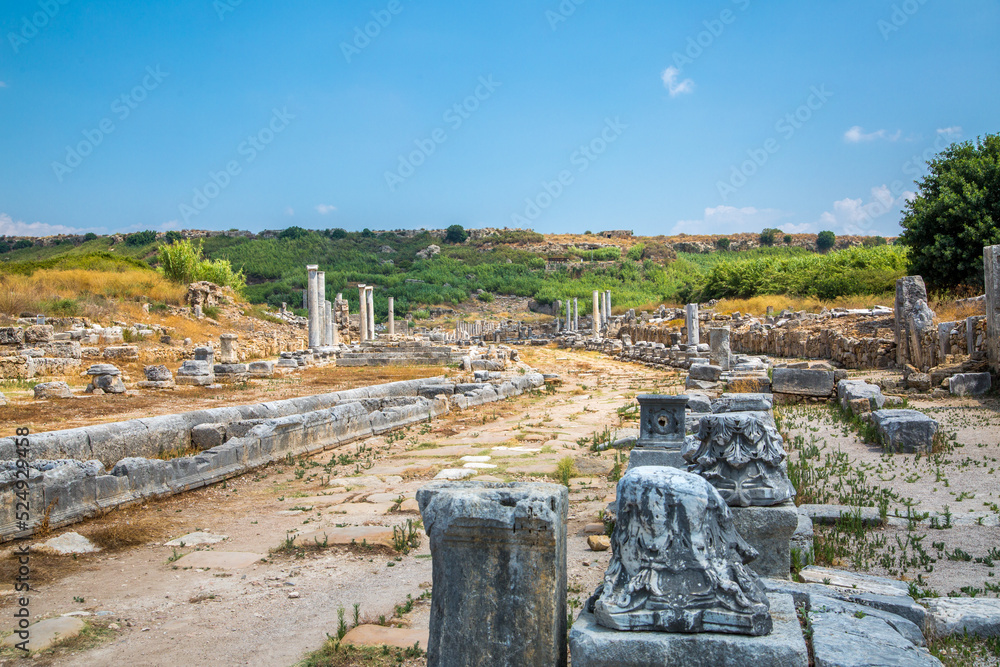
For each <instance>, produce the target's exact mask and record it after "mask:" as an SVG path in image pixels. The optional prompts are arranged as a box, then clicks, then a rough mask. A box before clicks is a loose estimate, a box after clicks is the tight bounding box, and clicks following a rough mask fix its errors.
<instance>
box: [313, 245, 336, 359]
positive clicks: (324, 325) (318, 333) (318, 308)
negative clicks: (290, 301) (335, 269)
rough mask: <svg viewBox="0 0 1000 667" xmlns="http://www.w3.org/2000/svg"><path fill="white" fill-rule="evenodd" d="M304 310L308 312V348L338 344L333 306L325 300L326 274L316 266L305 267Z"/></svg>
mask: <svg viewBox="0 0 1000 667" xmlns="http://www.w3.org/2000/svg"><path fill="white" fill-rule="evenodd" d="M306 271H307V279H306V299H305V301H306V303H305V306H306V309H307V310H308V312H309V347H311V348H318V347H324V346H330V345H336V344H337V343H339V335H338V332H337V328H336V326H334V322H333V304H332V303H330V301H329V300H328V299H327V298H326V273H325V272H323V271H320V270H319V266H318V265H316V264H309V265H307V266H306Z"/></svg>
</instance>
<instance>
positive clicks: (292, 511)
mask: <svg viewBox="0 0 1000 667" xmlns="http://www.w3.org/2000/svg"><path fill="white" fill-rule="evenodd" d="M524 356H525V357H526V360H527V362H528V363H529V364H531V365H532V366H534V367H535V368H537V369H539V370H541V371H543V372H556V373H559V374H560V376H561V378H562V379H563V381H564V383H563V384H562V385H561V386H560V387H558V389H557V390H556V391H555V392H554V393H552V394H549V393H539V394H536V395H532V396H522V397H519V398H516V399H512V400H509V401H505V402H502V403H499V404H493V405H486V406H482V407H480V408H477V409H474V410H468V411H465V412H462V413H457V412H456V413H453V414H451V415H449V416H447V417H446V418H444V419H440V420H436V421H434V422H433V423H431V424H428V425H424V426H421V427H413V428H411V429H410V430H409V431H408V432H405V433H403V438H402V439H397V440H394V441H392V440H393V438H390V439H389V440H390V442H387V441H386V439H385V438H372V439H370V440H368V441H366V442H364V443H356V444H352V445H349V446H347V447H345V448H341V449H339V450H333V451H331V452H324V453H322V454H319V455H316V456H314V457H312V458H311V459H310V460H309V461H307V462H305V463H304V464H301V463H294V464H292V465H288V464H284V465H282V464H276V465H271V466H269V467H268V468H266V469H265V470H262V471H258V472H256V473H250V474H247V475H244V476H242V477H240V478H239V479H237V480H230V482H229V483H227V484H225V485H215V486H213V487H210V488H207V489H202V490H199V491H195V492H191V493H187V494H183V495H181V496H177V497H173V498H170V499H166V500H164V501H160V502H155V503H148V504H146V505H143V506H141V507H138V508H134V509H133V510H130V511H128V512H125V513H123V515H122V516H121V517H117V516H116V515H115V514H112V515H109V516H107V517H105V518H103V519H99V520H93V521H90V522H87V523H85V524H80V525H77V526H73V527H70V528H69V529H67V530H76V531H77V532H79V533H81V534H84V535H91V536H94V535H95V534H100V533H101V531H105V532H106V531H107V530H108V527H109V526H115V525H118V524H125V525H128V526H136V527H141V529H142V530H146V531H148V535H149V537H150V539H151V541H150V542H149V543H146V544H143V545H140V546H136V547H132V548H127V549H124V550H120V551H117V552H112V553H107V552H106V553H102V554H98V555H93V556H83V555H81V556H78V557H77V558H76V559H72V558H70V557H61V558H59V559H53V558H49V559H44V560H43V561H42V564H43V565H44V566H45V567H47V568H49V575H48V576H49V580H48V581H45V582H43V583H40V584H39V585H38V588H39V590H38V591H37V592H36V594H35V596H34V597H33V598H32V602H31V611H32V614H33V615H37V616H55V615H60V614H65V613H68V612H75V611H82V612H88V613H89V614H90V616H88V617H87V619H88V620H90V621H92V622H94V623H95V624H98V625H102V626H108V624H109V623H114V624H115V625H116V626H117V629H116V630H112V631H110V632H108V633H107V634H108V635H109V639H107V640H106V641H104V642H103V643H101V644H100V645H99V646H97V647H96V648H91V649H89V650H76V651H69V650H66V649H62V650H58V651H56V652H55V653H54V654H52V655H49V656H43V657H41V658H39V659H37V660H35V661H34V662H35V664H39V665H45V664H53V665H63V664H66V665H69V664H72V665H94V666H97V665H107V664H131V665H177V664H196V663H199V662H209V661H210V662H212V663H214V664H221V665H290V664H294V663H295V662H297V661H298V660H299V659H301V658H302V656H303V655H304V654H306V653H308V652H309V651H312V650H315V649H317V648H319V647H320V646H321V645H322V644H323V642H324V640H325V637H326V633H331V634H333V633H334V632H335V631H336V627H337V610H338V609H339V608H343V609H344V610H345V615H346V618H347V620H348V623H349V624H350V623H351V622H352V617H353V614H354V611H353V606H354V605H355V604H358V605H360V610H359V613H360V616H361V617H362V619H365V618H367V619H368V620H370V621H373V622H374V621H376V620H377V619H378V617H379V616H381V615H385V616H386V617H387V618H392V617H393V614H394V608H395V606H396V605H399V604H401V603H404V602H405V601H406V597H407V595H408V594H409V595H411V596H412V597H414V598H419V597H420V595H421V593H423V592H424V591H425V590H426V589H427V586H429V582H430V580H431V563H430V557H429V551H428V547H427V544H426V538H425V539H423V540H422V541H421V544H420V546H419V547H418V548H416V549H415V550H413V551H411V552H410V553H409V554H408V555H405V556H397V555H395V554H394V553H391V552H390V550H389V549H386V548H379V549H365V548H364V547H361V546H355V547H352V548H337V547H328V548H326V549H308V550H305V551H304V552H303V553H301V554H299V556H300V557H299V556H297V555H295V554H294V553H293V554H271V553H270V551H271V550H272V549H275V548H276V547H278V546H279V545H281V544H282V542H283V541H284V540H285V539H286V536H289V535H290V533H289V531H298V532H299V533H308V532H311V531H319V532H318V534H319V535H323V534H327V535H336V534H338V533H339V531H343V530H346V529H348V528H350V527H355V529H357V528H356V527H359V526H362V527H363V526H373V525H374V526H385V527H392V526H401V525H404V524H405V522H406V521H407V520H408V519H409V520H411V521H416V520H418V519H419V514H418V513H416V512H415V508H414V507H413V505H414V504H413V503H412V502H409V503H404V504H403V505H402V506H401V507H397V501H398V500H400V497H402V499H403V500H404V501H405V500H408V499H412V498H413V496H414V494H415V492H416V490H417V489H418V488H419V487H420V486H422V485H423V484H425V483H426V482H427V481H428V480H430V479H431V478H432V477H433V476H434V475H435V474H436V473H437V472H438V470H440V469H441V468H443V467H461V466H462V465H463V463H462V461H461V460H460V459H461V457H462V456H467V455H479V456H490V457H491V458H490V465H495V466H497V467H496V468H491V469H483V470H482V473H481V474H480V475H479V477H478V478H479V479H484V478H485V479H491V478H492V479H503V480H530V479H534V478H537V477H539V476H543V475H546V474H551V473H553V472H554V470H555V467H556V462H557V461H559V460H560V459H561V458H563V457H565V456H567V455H569V456H572V457H573V458H574V459H575V460H576V465H577V469H578V470H579V472H580V474H581V475H582V476H581V477H578V478H575V479H574V480H573V488H572V493H571V509H570V526H569V534H570V536H571V537H570V544H569V564H570V568H569V569H570V591H571V593H570V597H571V599H572V598H578V599H579V600H580V601H582V600H585V599H586V597H587V596H588V595H589V594H590V592H591V591H592V590H593V588H594V587H595V586H596V585H597V583H598V581H599V580H600V578H601V576H602V574H603V570H604V567H605V566H606V565H607V559H608V554H609V552H603V553H600V554H599V553H595V552H592V551H590V550H589V549H588V547H587V545H586V537H585V536H584V534H583V526H584V525H585V524H587V523H591V522H593V521H595V520H596V515H597V511H598V510H599V509H600V508H602V507H604V506H605V505H606V500H605V498H606V496H608V494H609V493H612V492H613V491H612V488H613V485H612V484H611V483H610V482H608V481H607V472H608V471H609V470H610V468H611V466H612V465H613V461H612V458H613V457H612V455H610V454H608V453H603V454H591V453H590V452H589V450H588V448H587V445H580V444H578V442H577V441H578V440H581V439H583V438H588V439H589V438H590V437H591V436H592V434H593V433H594V432H599V431H602V430H603V429H604V428H605V427H611V428H614V427H616V426H617V425H619V419H618V416H617V414H616V409H617V408H618V407H620V406H622V405H623V404H625V403H626V402H627V401H628V400H629V399H630V398H632V397H633V396H634V395H635V394H636V393H643V392H667V391H673V392H676V391H677V387H678V386H679V385H678V382H679V380H678V379H677V378H676V377H670V376H668V375H667V374H665V373H663V372H662V371H653V370H648V369H641V368H636V367H634V366H625V365H622V364H619V363H616V362H614V361H612V360H610V359H608V358H606V357H601V356H599V355H597V354H594V353H572V352H566V351H563V350H554V349H530V350H525V354H524ZM330 370H331V371H333V370H334V369H330ZM316 374H317V375H318V376H321V375H322V369H318V370H317V371H316ZM670 385H674V388H673V389H670ZM631 425H632V426H634V424H631ZM495 448H499V449H495ZM342 454H343V455H346V457H345V458H342V459H339V461H347V459H348V458H351V459H352V460H351V461H350V462H345V463H343V464H337V462H334V465H329V464H330V462H331V455H333V456H334V457H335V458H336V457H339V456H340V455H342ZM354 459H357V460H354ZM372 462H373V465H372V467H370V468H368V469H365V470H360V468H361V466H367V465H369V463H372ZM359 470H360V472H361V474H360V475H359V476H353V475H356V473H357V472H359ZM300 471H301V472H300ZM352 476H353V477H352ZM324 494H329V495H325V496H324ZM333 503H336V504H333ZM394 510H395V511H394ZM401 510H410V511H401ZM196 529H200V530H203V531H207V532H209V533H212V534H217V535H225V536H228V539H227V540H225V541H224V542H221V543H218V544H213V545H209V546H204V547H200V549H201V550H202V551H204V552H206V553H212V554H216V555H217V554H220V553H224V552H239V553H250V554H257V555H258V556H259V557H260V558H266V560H260V558H259V557H253V556H251V557H249V561H250V564H247V565H245V566H243V567H226V566H225V564H218V563H216V564H213V565H211V566H210V567H209V568H208V569H206V568H205V567H204V566H202V567H190V566H186V565H185V558H180V559H179V560H172V559H173V558H174V557H175V556H177V555H182V554H190V553H192V552H194V551H195V549H193V548H191V547H183V548H176V549H175V548H171V547H167V546H163V542H165V541H166V540H168V539H172V538H176V537H179V536H182V535H185V534H187V533H190V532H193V531H195V530H196ZM60 532H65V530H64V531H60ZM291 534H294V533H291ZM307 541H308V540H307ZM298 543H299V541H298V539H297V540H296V542H293V544H298ZM200 553H201V552H199V556H198V557H201V556H200ZM215 557H217V556H215ZM54 560H55V561H56V562H53V561H54ZM421 585H423V588H422V587H421ZM80 599H82V600H83V602H80V601H79V600H80ZM425 604H426V603H418V604H417V605H416V608H415V609H414V611H412V612H411V613H410V614H407V615H406V621H405V622H409V623H414V624H416V625H417V626H421V625H422V626H423V627H424V628H426V622H427V620H426V613H423V611H422V609H423V605H425ZM10 606H11V599H10V596H6V597H4V598H3V607H4V608H7V609H9V608H10ZM0 613H2V612H0ZM7 625H9V624H7ZM0 664H3V662H2V661H0Z"/></svg>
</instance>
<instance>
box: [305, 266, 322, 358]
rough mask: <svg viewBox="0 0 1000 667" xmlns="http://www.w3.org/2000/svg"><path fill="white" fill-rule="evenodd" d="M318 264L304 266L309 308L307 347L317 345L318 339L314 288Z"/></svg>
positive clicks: (317, 308)
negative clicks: (306, 272)
mask: <svg viewBox="0 0 1000 667" xmlns="http://www.w3.org/2000/svg"><path fill="white" fill-rule="evenodd" d="M318 270H319V266H317V265H315V264H310V265H308V266H306V271H308V274H307V276H308V277H307V279H306V291H307V292H308V297H307V299H308V305H307V306H306V307H307V308H308V309H309V347H319V346H320V343H321V340H320V329H319V323H320V316H319V292H318V291H317V289H316V283H317V280H318V277H317V275H316V274H317V271H318Z"/></svg>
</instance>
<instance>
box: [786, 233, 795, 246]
mask: <svg viewBox="0 0 1000 667" xmlns="http://www.w3.org/2000/svg"><path fill="white" fill-rule="evenodd" d="M784 240H785V245H792V241H793V240H794V239H793V238H792V235H791V234H785V239H784Z"/></svg>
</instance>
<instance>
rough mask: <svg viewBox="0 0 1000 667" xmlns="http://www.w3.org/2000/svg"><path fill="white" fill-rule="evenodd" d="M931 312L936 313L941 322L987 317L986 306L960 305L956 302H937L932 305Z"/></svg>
mask: <svg viewBox="0 0 1000 667" xmlns="http://www.w3.org/2000/svg"><path fill="white" fill-rule="evenodd" d="M931 310H933V311H934V314H935V315H936V316H937V319H938V321H940V322H956V321H958V320H964V319H965V318H967V317H973V316H974V315H985V314H986V304H985V303H976V304H972V303H963V304H958V303H956V302H954V301H937V302H935V303H933V304H931Z"/></svg>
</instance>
